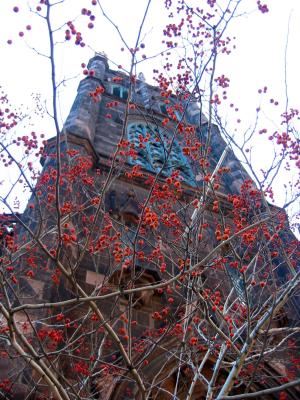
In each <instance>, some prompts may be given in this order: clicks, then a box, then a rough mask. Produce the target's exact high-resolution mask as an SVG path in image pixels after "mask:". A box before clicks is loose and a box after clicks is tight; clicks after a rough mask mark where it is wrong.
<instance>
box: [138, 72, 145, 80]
mask: <svg viewBox="0 0 300 400" xmlns="http://www.w3.org/2000/svg"><path fill="white" fill-rule="evenodd" d="M138 79H139V80H140V81H142V82H146V78H145V75H144V74H143V73H142V72H140V73H139V74H138Z"/></svg>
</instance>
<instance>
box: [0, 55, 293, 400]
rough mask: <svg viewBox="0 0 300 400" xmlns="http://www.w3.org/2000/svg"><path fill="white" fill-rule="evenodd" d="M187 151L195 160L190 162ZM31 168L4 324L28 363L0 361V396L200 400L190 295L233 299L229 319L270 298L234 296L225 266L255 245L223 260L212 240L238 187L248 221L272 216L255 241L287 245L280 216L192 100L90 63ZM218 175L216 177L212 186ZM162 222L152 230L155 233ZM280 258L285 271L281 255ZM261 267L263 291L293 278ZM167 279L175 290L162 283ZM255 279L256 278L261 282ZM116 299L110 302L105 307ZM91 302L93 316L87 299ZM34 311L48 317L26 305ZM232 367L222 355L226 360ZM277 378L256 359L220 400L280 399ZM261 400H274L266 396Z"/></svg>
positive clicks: (279, 366) (280, 369)
mask: <svg viewBox="0 0 300 400" xmlns="http://www.w3.org/2000/svg"><path fill="white" fill-rule="evenodd" d="M179 98H180V101H179ZM128 99H129V102H128ZM124 122H125V123H124ZM170 132H173V133H174V132H175V134H170ZM183 133H184V135H183ZM208 142H209V143H208ZM58 143H60V145H59V149H60V150H59V151H60V176H58V175H57V172H56V171H57V165H58V163H57V144H58ZM204 143H206V146H204ZM193 151H194V153H195V154H196V152H197V156H194V157H193V156H191V154H190V152H193ZM199 154H202V158H203V160H202V161H201V157H200V158H199ZM220 159H221V160H222V163H220ZM207 162H208V163H207ZM42 163H43V172H42V174H41V177H40V181H39V183H38V184H37V187H36V191H39V192H40V193H39V194H38V195H36V192H35V193H34V194H33V196H32V198H31V200H30V202H29V205H28V207H27V209H26V211H25V213H24V214H23V216H21V217H19V218H17V219H16V220H17V223H18V225H20V224H21V227H20V229H19V231H18V235H17V237H16V243H18V242H19V243H21V242H22V241H23V242H24V241H25V242H24V243H26V249H27V253H26V254H25V253H24V252H23V253H24V254H23V253H22V251H21V250H18V251H19V253H18V254H17V256H16V259H17V261H16V262H17V263H18V265H19V271H18V274H19V276H18V279H17V283H15V286H14V287H13V289H12V291H11V293H9V296H10V299H11V303H12V304H13V306H14V307H15V308H16V311H15V315H16V316H17V324H19V325H18V326H19V327H20V329H21V331H22V332H23V333H24V335H28V336H31V337H32V338H33V339H32V343H34V344H35V346H34V348H35V349H36V350H35V351H36V354H33V353H32V352H30V351H31V350H30V349H27V350H26V351H27V352H28V353H29V354H31V355H30V356H28V357H27V358H26V357H25V356H23V357H21V356H20V355H17V354H16V353H15V352H14V350H13V349H10V348H8V349H7V348H6V350H5V351H6V352H7V353H8V354H10V357H7V358H6V359H5V360H4V361H3V362H2V365H1V368H2V370H1V376H5V373H7V376H8V378H9V379H10V382H11V381H12V380H14V384H13V385H12V387H11V390H10V391H8V392H7V394H6V395H5V396H7V398H14V399H24V398H28V399H39V398H46V397H48V398H49V396H51V395H53V396H54V397H53V398H56V397H55V393H54V394H53V391H52V392H51V390H49V385H50V384H49V381H51V382H54V381H55V379H56V380H57V381H55V383H57V382H58V383H59V384H60V385H62V386H63V388H64V389H63V390H62V392H60V395H61V398H70V399H73V398H74V399H78V398H80V399H107V400H113V399H115V400H117V399H128V400H129V399H140V398H141V399H142V398H143V397H142V395H141V392H142V386H143V385H144V386H145V388H146V390H148V391H149V397H147V398H148V399H157V400H160V399H171V398H176V399H187V398H189V399H199V400H200V399H205V398H206V391H207V389H206V388H205V384H203V379H204V380H207V379H208V380H209V379H210V378H211V377H212V375H213V370H214V369H213V368H214V364H215V363H216V355H215V353H214V350H213V349H214V346H218V344H217V341H218V334H216V332H213V329H212V327H211V326H210V327H209V326H208V327H207V326H206V324H204V323H203V325H201V320H204V319H206V320H207V318H208V319H209V320H210V321H211V322H212V324H214V323H215V324H216V323H219V320H218V318H219V315H218V312H220V311H218V310H217V311H216V309H215V308H214V307H215V306H212V308H205V307H204V308H201V307H202V306H201V304H202V303H201V298H202V297H201V298H199V297H198V295H197V291H199V293H200V292H201V293H202V295H203V293H205V295H206V296H208V297H209V298H211V300H212V302H214V304H216V305H217V306H218V304H219V302H220V300H218V297H220V298H221V297H222V296H223V294H224V295H225V294H226V296H228V295H229V293H231V296H233V298H235V304H236V306H235V307H236V310H238V311H237V313H238V314H239V315H241V314H242V311H241V310H242V309H243V307H244V305H245V304H246V302H249V304H252V305H253V307H254V306H255V304H256V303H255V302H256V301H257V297H258V296H260V299H259V302H262V301H263V300H266V298H267V293H264V292H262V291H261V289H262V288H260V287H257V286H259V285H253V289H251V290H250V291H249V296H251V298H250V299H246V298H245V284H246V283H245V281H244V277H243V274H242V273H241V272H240V270H239V269H237V268H236V266H234V262H235V257H236V254H235V251H236V252H237V253H239V257H240V258H243V257H244V256H245V257H249V253H247V251H248V250H247V249H246V247H247V246H248V247H249V246H250V247H251V251H252V253H255V251H257V246H259V245H260V244H261V243H254V244H253V243H251V240H250V239H249V240H250V241H249V242H242V241H238V240H236V241H235V250H233V249H232V246H230V245H224V246H220V245H219V244H220V239H218V234H216V231H218V230H220V234H219V235H223V236H222V237H223V240H225V241H226V237H224V235H226V232H225V231H224V227H225V228H226V227H227V228H228V229H233V226H234V215H235V214H234V212H233V209H234V207H233V204H237V203H234V201H235V199H236V202H238V201H240V200H239V196H241V194H243V193H244V194H245V198H246V197H247V196H246V195H247V194H248V193H249V192H250V191H251V190H252V191H253V193H252V195H253V196H252V198H251V201H250V202H249V204H247V205H245V206H244V207H245V213H246V214H247V215H245V216H244V217H245V221H246V222H247V223H255V221H258V219H259V218H261V219H264V217H266V216H270V215H272V216H273V218H271V225H270V226H269V227H268V228H267V227H265V228H264V227H262V228H261V230H262V232H263V233H264V234H265V236H264V237H263V239H262V243H263V241H264V240H265V241H266V242H268V235H269V237H270V235H272V232H274V230H276V229H277V228H276V227H277V226H278V225H280V226H281V230H280V237H281V239H282V240H285V241H286V242H288V243H290V244H291V245H292V244H293V243H294V237H293V235H292V234H291V232H290V231H289V229H288V226H287V223H286V221H285V215H284V214H282V212H281V210H279V209H277V208H276V207H274V206H272V207H271V206H270V205H267V204H265V203H264V202H263V201H262V199H261V196H260V194H259V192H258V191H256V190H254V189H253V185H252V183H251V179H250V178H249V176H248V174H247V172H246V171H245V170H244V169H243V167H242V166H241V164H240V162H239V161H238V160H237V158H236V157H235V155H234V153H233V152H232V150H231V149H230V148H229V147H228V146H227V145H226V143H225V141H224V140H223V139H222V136H221V134H220V132H219V129H218V128H217V126H216V125H213V124H211V123H210V122H209V121H208V120H207V119H206V117H205V116H204V115H203V114H202V113H201V112H200V110H199V107H198V105H197V102H196V101H193V100H191V98H188V97H185V94H184V93H182V94H181V95H178V96H177V97H175V96H174V95H173V94H170V93H169V94H168V95H167V96H166V97H164V96H162V88H159V87H155V86H151V85H149V84H146V82H145V79H144V77H143V75H142V74H140V75H139V77H138V78H134V79H129V77H128V76H127V75H126V74H124V73H122V72H120V71H115V70H111V69H110V68H109V65H108V62H107V59H106V57H105V56H104V55H102V54H97V55H95V57H93V58H92V59H91V60H90V62H89V64H88V76H87V77H86V78H85V79H83V80H82V81H81V82H80V84H79V87H78V92H77V96H76V99H75V101H74V104H73V106H72V108H71V111H70V114H69V116H68V118H67V120H66V122H65V125H64V128H63V131H62V133H61V135H60V137H58V139H57V138H53V139H50V140H49V141H48V144H47V147H46V152H45V156H44V158H43V160H42ZM205 163H207V165H205ZM112 166H113V168H112ZM220 169H223V172H224V173H222V174H220V173H218V174H216V175H214V171H216V170H218V171H220ZM154 181H155V182H156V186H153V182H154ZM57 182H59V185H58V186H59V189H57V186H56V183H57ZM166 182H168V185H167V186H164V185H166ZM245 182H246V184H245ZM247 182H248V183H247ZM153 187H154V189H151V188H153ZM170 188H171V189H170ZM150 189H151V190H150ZM153 192H155V193H153ZM150 195H151V196H153V197H151V196H150ZM155 196H156V197H155ZM147 198H148V200H147ZM151 198H153V199H154V200H153V202H152V200H151V201H150V202H149V199H151ZM195 199H196V200H197V202H196V203H197V204H196V203H195ZM201 202H203V204H206V206H205V207H202V203H201ZM99 204H100V206H99ZM144 206H145V207H144ZM57 207H59V209H60V210H61V212H60V213H57ZM246 207H248V208H246ZM142 210H144V211H143V218H141V212H142ZM159 213H160V215H163V216H164V217H161V216H159V218H160V221H157V215H159ZM161 218H165V220H164V222H163V223H162V220H161ZM58 222H59V223H58ZM58 225H59V226H60V232H58V228H57V226H58ZM158 225H160V227H159V228H158ZM264 229H265V230H267V231H268V232H265V231H264ZM272 230H273V231H272ZM270 232H271V233H270ZM58 234H59V235H60V237H61V239H60V240H58ZM256 235H258V233H257V232H256ZM216 236H217V237H216ZM33 238H34V239H33ZM86 238H88V240H87V239H86ZM245 240H246V239H245ZM247 240H248V239H247ZM23 242H22V243H23ZM34 243H35V244H34ZM245 243H247V246H245ZM43 244H45V248H43ZM270 246H271V247H270ZM270 246H269V247H268V251H266V252H262V253H261V255H260V257H261V260H260V263H261V265H264V264H265V263H266V262H267V257H268V256H269V254H270V253H272V252H273V253H274V252H275V250H276V249H275V248H272V246H273V245H272V244H271V245H270ZM23 248H24V246H23ZM216 248H218V249H219V250H218V251H215V250H214V249H216ZM277 250H278V249H277ZM285 250H286V251H287V252H288V256H287V257H288V258H289V259H290V261H291V264H293V263H294V259H293V256H291V255H290V254H291V253H292V250H289V249H287V248H286V249H285ZM280 251H281V250H280ZM246 253H247V254H246ZM245 254H246V255H245ZM274 254H275V253H274ZM208 255H210V256H209V257H208ZM265 257H266V258H265ZM274 257H275V261H274V262H275V263H277V265H278V268H277V270H276V274H277V275H276V280H277V281H278V282H281V283H282V284H283V285H284V284H286V282H287V280H288V279H290V274H291V273H292V272H293V271H292V272H291V271H290V268H291V266H289V265H286V262H285V258H284V257H283V258H282V257H281V254H277V256H274ZM276 257H277V258H276ZM179 260H181V261H180V262H179ZM243 262H245V260H243ZM28 265H30V268H29V267H28ZM196 265H198V266H197V267H195V266H196ZM292 266H293V265H292ZM60 267H61V269H60ZM189 268H194V272H193V273H192V274H191V277H190V278H188V279H187V280H186V281H185V280H184V279H183V278H182V279H181V274H182V277H184V276H185V272H186V271H187V270H188V269H189ZM62 269H63V271H64V272H63V273H62ZM29 271H32V272H31V273H29ZM255 273H256V272H255ZM257 274H258V273H257ZM258 276H259V277H260V278H261V276H260V273H259V274H258ZM172 277H177V278H176V279H174V282H173V281H172V279H171V278H172ZM268 279H271V278H269V275H268V274H267V275H265V276H264V280H265V281H266V282H267V281H268ZM166 280H170V283H169V285H168V286H167V288H166V287H164V285H163V283H164V281H166ZM180 282H182V284H180ZM147 286H151V288H150V290H149V288H147ZM145 287H146V289H145ZM132 288H134V289H135V291H134V292H130V290H131V289H132ZM140 288H142V289H140ZM116 291H117V292H118V293H119V294H118V296H114V295H111V294H112V293H114V292H116ZM89 296H91V297H92V298H94V300H93V301H94V303H92V302H91V301H87V300H84V298H87V297H89ZM97 296H98V297H99V296H100V297H101V299H98V298H97ZM62 302H64V303H62ZM44 303H48V305H44V306H39V305H43V304H44ZM24 304H26V305H27V306H26V307H25V306H24ZM94 305H97V306H98V308H97V307H96V306H95V307H94ZM209 307H210V306H209ZM222 307H223V306H222ZM97 309H98V310H100V311H99V312H98V311H97ZM290 310H292V312H291V311H290ZM221 311H222V310H221ZM204 317H205V318H204ZM30 321H34V323H30ZM199 321H200V322H199ZM297 321H299V314H298V307H297V305H295V304H294V303H293V299H291V300H290V303H289V304H288V306H287V307H286V308H285V309H284V311H283V312H281V313H280V314H279V315H278V316H277V317H276V318H275V320H274V322H273V323H272V324H273V325H272V327H281V326H285V325H286V324H289V325H290V326H294V325H295V323H296V322H297ZM186 324H190V325H191V326H192V328H191V329H190V330H189V329H188V328H187V325H186ZM235 328H236V329H237V327H235ZM112 329H113V330H115V332H117V334H118V336H115V335H114V334H113V333H112ZM224 329H225V328H224ZM226 329H227V328H226ZM194 332H196V333H197V332H198V337H197V335H196V336H195V334H194ZM199 332H200V333H199ZM203 332H205V335H204V334H203ZM226 332H227V331H226ZM193 338H194V339H193ZM207 338H209V340H208V339H207ZM192 340H194V342H195V343H194V344H193V341H192ZM277 340H278V338H274V343H277V342H276V341H277ZM214 341H215V342H214ZM128 343H130V346H128ZM25 348H26V345H25ZM210 348H211V352H210V353H207V351H208V349H210ZM47 352H49V354H50V355H47V356H46V353H47ZM126 352H127V353H126ZM126 354H127V355H128V354H129V359H127V356H126ZM205 354H207V356H206V357H207V358H206V362H205V363H204V364H203V369H202V372H201V373H202V375H201V377H202V378H201V379H202V381H201V379H200V373H199V379H197V380H196V381H195V382H194V383H193V377H194V376H196V375H197V374H196V372H195V365H197V366H198V365H199V364H201V362H200V361H199V360H201V359H204V358H203V357H204V355H205ZM234 357H235V353H234V351H233V350H232V351H229V354H228V359H227V363H228V364H229V363H230V362H231V361H232V360H234ZM10 358H11V359H12V360H11V359H10ZM280 358H282V359H284V356H280ZM16 360H17V361H18V362H17V363H16ZM31 360H33V361H31ZM32 362H35V363H36V364H35V365H33V364H32ZM41 362H45V365H46V367H47V368H49V369H50V370H51V371H52V372H53V375H54V377H51V376H50V377H48V378H49V379H48V381H47V380H46V381H45V380H43V379H42V378H41V377H40V376H39V374H38V372H37V371H38V367H39V366H41V365H40V363H41ZM16 365H17V366H16ZM49 365H50V366H49ZM46 367H45V368H46ZM197 368H198V367H197ZM228 368H229V367H228ZM251 368H252V367H251ZM7 371H9V372H7ZM227 374H228V370H226V369H224V371H223V372H221V373H220V374H219V377H218V379H216V381H215V385H216V386H218V385H219V386H221V385H222V383H223V382H224V380H225V378H226V376H227ZM258 374H261V376H263V380H260V379H259V376H258ZM286 374H287V369H286V365H285V364H284V362H283V361H282V362H279V361H278V359H276V364H275V363H272V362H271V360H270V359H268V360H267V361H266V362H265V363H264V364H263V367H261V366H260V369H259V370H258V371H257V373H256V375H255V378H254V379H253V380H251V378H247V379H246V380H245V382H242V383H240V384H239V385H238V387H236V388H234V389H233V390H232V391H231V394H238V393H243V391H244V390H245V388H246V387H247V384H249V385H250V386H249V388H247V390H250V391H257V390H261V389H263V388H265V387H268V386H270V387H272V386H278V385H280V384H281V382H282V380H281V379H282V376H283V375H286ZM139 377H142V378H143V383H141V382H140V381H139ZM47 382H48V384H47ZM50 386H51V385H50ZM191 386H192V387H193V391H192V392H190V388H191ZM49 393H52V394H51V395H50V394H49ZM64 393H67V395H68V396H69V397H64ZM172 393H173V394H174V393H176V395H175V396H177V397H172ZM286 393H287V396H288V397H287V398H288V399H297V398H299V393H298V392H297V390H296V389H295V388H289V389H287V391H286ZM9 396H10V397H9ZM26 396H27V397H26ZM43 396H44V397H43ZM57 398H59V397H57ZM264 398H265V399H276V398H278V393H274V394H270V395H265V396H264Z"/></svg>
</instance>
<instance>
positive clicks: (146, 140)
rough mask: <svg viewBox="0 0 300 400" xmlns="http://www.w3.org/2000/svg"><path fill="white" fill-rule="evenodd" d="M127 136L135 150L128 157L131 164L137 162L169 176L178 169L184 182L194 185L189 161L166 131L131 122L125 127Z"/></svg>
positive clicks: (152, 170) (150, 169)
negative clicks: (133, 154) (132, 154)
mask: <svg viewBox="0 0 300 400" xmlns="http://www.w3.org/2000/svg"><path fill="white" fill-rule="evenodd" d="M127 136H128V139H129V141H130V142H131V143H132V145H133V147H134V150H135V152H136V156H135V157H130V158H129V162H130V163H131V164H138V165H140V166H141V167H142V168H144V169H146V170H148V171H151V172H155V173H156V172H159V171H160V172H161V175H162V176H170V175H171V173H172V172H173V171H179V172H180V175H181V177H182V178H183V180H184V181H185V183H187V184H189V185H191V186H195V179H194V175H193V172H192V170H191V167H190V164H189V161H188V160H187V158H186V157H185V156H184V155H183V153H182V150H181V147H180V145H179V144H178V142H177V140H176V139H174V140H173V142H172V147H171V149H170V143H171V140H170V138H169V137H168V136H169V135H168V132H167V131H166V130H163V129H159V128H158V127H156V126H151V125H146V124H143V123H132V124H130V125H129V126H128V128H127Z"/></svg>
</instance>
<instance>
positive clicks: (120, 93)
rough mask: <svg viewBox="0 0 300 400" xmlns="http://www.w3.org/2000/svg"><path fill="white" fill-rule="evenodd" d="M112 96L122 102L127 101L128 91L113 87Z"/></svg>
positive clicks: (120, 87)
mask: <svg viewBox="0 0 300 400" xmlns="http://www.w3.org/2000/svg"><path fill="white" fill-rule="evenodd" d="M112 94H113V95H114V96H116V97H119V98H120V99H123V100H127V99H128V89H126V88H125V87H124V86H119V85H114V86H113V87H112Z"/></svg>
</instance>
